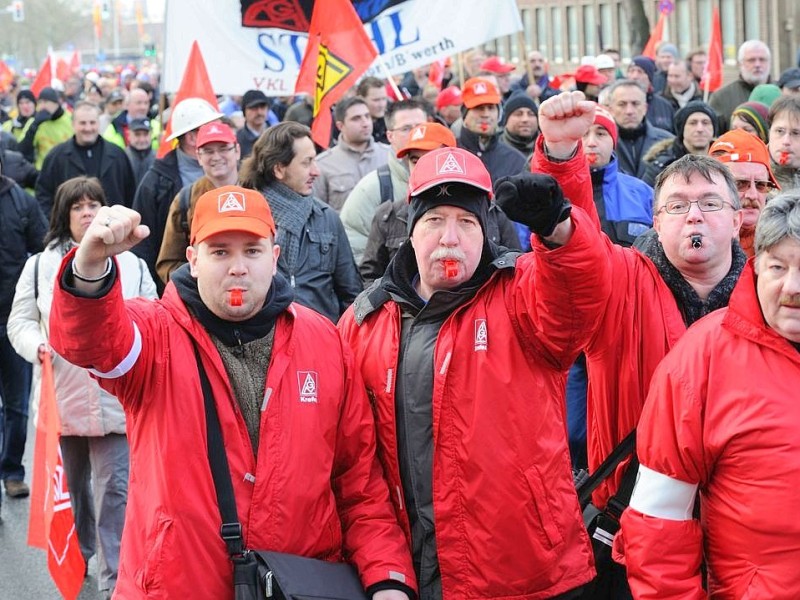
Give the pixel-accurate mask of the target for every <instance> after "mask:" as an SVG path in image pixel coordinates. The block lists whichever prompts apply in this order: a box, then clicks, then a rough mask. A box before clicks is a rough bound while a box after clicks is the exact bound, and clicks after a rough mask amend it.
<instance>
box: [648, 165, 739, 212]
mask: <svg viewBox="0 0 800 600" xmlns="http://www.w3.org/2000/svg"><path fill="white" fill-rule="evenodd" d="M695 173H697V174H699V175H701V176H702V177H703V179H705V180H706V181H707V182H709V183H714V179H713V176H714V174H715V173H716V174H717V175H720V176H721V177H722V179H723V180H724V181H725V186H726V187H727V188H728V196H729V198H728V200H730V203H731V204H732V205H733V208H734V209H736V210H739V209H740V208H742V204H741V202H740V200H739V192H738V191H737V190H736V182H735V181H734V179H733V175H732V174H731V171H730V169H728V167H727V166H725V164H724V163H721V162H719V161H718V160H717V159H716V158H711V157H710V156H706V155H704V154H686V155H685V156H682V157H681V158H679V159H678V160H676V161H675V162H673V163H672V164H670V165H669V166H668V167H667V168H666V169H664V170H663V171H661V173H659V174H658V177H656V182H655V187H654V190H655V193H654V194H653V212H654V213H655V212H656V211H657V210H658V200H659V197H660V196H661V188H662V187H664V183H665V182H666V181H667V180H668V179H669V178H670V177H683V179H684V181H685V182H686V183H689V180H690V179H691V177H692V175H694V174H695Z"/></svg>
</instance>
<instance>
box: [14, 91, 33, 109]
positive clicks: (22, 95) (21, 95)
mask: <svg viewBox="0 0 800 600" xmlns="http://www.w3.org/2000/svg"><path fill="white" fill-rule="evenodd" d="M24 98H27V99H28V100H30V101H31V102H33V103H34V104H36V95H35V94H34V93H33V92H32V91H30V90H20V91H19V93H18V94H17V106H19V101H20V100H22V99H24Z"/></svg>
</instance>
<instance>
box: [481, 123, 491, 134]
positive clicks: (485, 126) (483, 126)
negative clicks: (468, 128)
mask: <svg viewBox="0 0 800 600" xmlns="http://www.w3.org/2000/svg"><path fill="white" fill-rule="evenodd" d="M481 131H482V132H484V133H486V132H487V131H489V124H488V123H481Z"/></svg>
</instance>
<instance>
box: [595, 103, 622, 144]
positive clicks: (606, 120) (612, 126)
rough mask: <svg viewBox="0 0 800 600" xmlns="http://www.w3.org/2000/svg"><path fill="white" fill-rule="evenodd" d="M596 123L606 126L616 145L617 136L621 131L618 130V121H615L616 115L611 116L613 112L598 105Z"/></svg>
mask: <svg viewBox="0 0 800 600" xmlns="http://www.w3.org/2000/svg"><path fill="white" fill-rule="evenodd" d="M593 124H594V125H600V126H601V127H603V128H605V130H606V131H608V133H609V134H610V135H611V139H613V140H614V147H615V148H616V146H617V138H618V136H619V132H618V131H617V123H616V121H614V117H613V116H611V113H610V112H608V110H606V109H605V107H603V106H600V105H599V104H598V105H597V108H596V110H595V111H594V123H593Z"/></svg>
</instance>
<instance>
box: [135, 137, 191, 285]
mask: <svg viewBox="0 0 800 600" xmlns="http://www.w3.org/2000/svg"><path fill="white" fill-rule="evenodd" d="M125 160H128V158H127V157H126V158H125ZM182 187H183V184H182V183H181V174H180V171H179V170H178V151H177V150H172V151H170V152H168V153H167V154H166V155H165V156H164V158H159V159H157V160H156V161H155V162H154V163H153V166H152V167H151V168H150V170H149V171H147V173H145V175H144V177H143V178H142V182H141V183H140V184H139V187H138V188H137V189H136V195H135V196H134V198H133V209H134V210H135V211H137V212H138V213H139V214H140V215H142V225H147V226H148V227H149V228H150V235H149V236H147V237H146V238H145V239H144V240H142V241H141V242H139V243H138V244H136V245H135V246H134V247H133V248H132V249H131V252H133V253H134V254H136V255H137V256H139V257H140V258H142V259H143V260H144V262H146V263H147V266H148V267H149V268H150V274H151V275H152V276H153V281H155V282H156V288H157V289H158V293H159V295H161V294H162V293H163V292H164V282H163V281H161V278H160V277H159V276H158V273H156V259H157V258H158V251H159V250H161V240H162V239H163V238H164V230H165V229H166V227H167V215H168V214H169V206H170V204H172V200H173V199H174V198H175V196H177V195H178V192H180V191H181V188H182Z"/></svg>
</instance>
